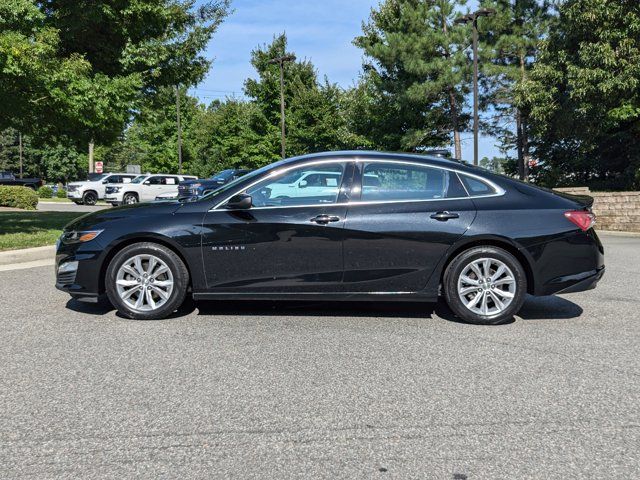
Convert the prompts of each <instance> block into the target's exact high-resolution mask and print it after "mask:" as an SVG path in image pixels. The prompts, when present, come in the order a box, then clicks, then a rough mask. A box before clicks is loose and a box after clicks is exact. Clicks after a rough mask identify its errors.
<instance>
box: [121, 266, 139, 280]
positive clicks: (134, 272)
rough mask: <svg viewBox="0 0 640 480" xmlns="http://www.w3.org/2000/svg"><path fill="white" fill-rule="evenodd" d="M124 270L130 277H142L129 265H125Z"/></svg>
mask: <svg viewBox="0 0 640 480" xmlns="http://www.w3.org/2000/svg"><path fill="white" fill-rule="evenodd" d="M122 269H123V270H124V271H125V272H127V273H128V274H129V275H132V276H134V277H136V278H138V277H139V276H140V274H139V273H138V272H136V271H135V270H134V269H133V268H131V267H130V266H129V265H123V266H122Z"/></svg>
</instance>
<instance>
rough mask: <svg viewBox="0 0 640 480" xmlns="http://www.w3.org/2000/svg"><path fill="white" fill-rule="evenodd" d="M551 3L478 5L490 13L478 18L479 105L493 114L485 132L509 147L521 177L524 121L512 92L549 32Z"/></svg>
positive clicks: (513, 0)
mask: <svg viewBox="0 0 640 480" xmlns="http://www.w3.org/2000/svg"><path fill="white" fill-rule="evenodd" d="M551 5H552V2H551V1H550V0H481V1H480V6H481V7H483V8H492V9H495V10H496V14H495V15H493V16H490V17H485V18H482V19H481V22H482V29H481V41H482V56H483V59H482V60H483V61H482V62H481V64H482V65H483V72H482V73H483V80H482V83H483V87H484V88H483V90H484V92H485V93H484V95H483V106H484V108H491V109H492V110H493V112H492V119H491V121H490V125H489V127H488V130H489V133H491V134H493V135H495V136H497V137H498V138H500V139H501V141H502V150H503V152H504V153H506V152H508V151H509V150H511V149H512V148H513V147H515V149H516V152H517V158H518V160H517V164H518V174H519V176H520V178H521V179H525V178H527V177H528V164H529V159H530V152H529V127H528V123H529V121H528V118H527V113H526V112H525V111H523V109H522V108H520V107H519V106H518V105H517V102H516V97H515V90H516V88H517V86H518V85H520V84H522V83H523V82H524V81H526V79H527V76H528V74H529V71H530V70H531V68H532V66H533V63H534V61H535V58H536V55H537V52H538V47H539V45H540V42H541V40H542V39H543V38H544V37H545V36H546V35H547V33H548V31H549V26H550V24H551V21H552V19H553V17H552V15H551ZM514 124H515V135H514V134H513V127H512V126H513V125H514Z"/></svg>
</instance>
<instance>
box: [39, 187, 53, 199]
mask: <svg viewBox="0 0 640 480" xmlns="http://www.w3.org/2000/svg"><path fill="white" fill-rule="evenodd" d="M38 196H39V197H40V198H53V188H51V187H47V186H46V185H44V186H42V187H40V188H39V189H38Z"/></svg>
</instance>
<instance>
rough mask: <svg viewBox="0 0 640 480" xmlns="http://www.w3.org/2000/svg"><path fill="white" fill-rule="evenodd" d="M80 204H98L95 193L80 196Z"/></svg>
mask: <svg viewBox="0 0 640 480" xmlns="http://www.w3.org/2000/svg"><path fill="white" fill-rule="evenodd" d="M82 203H84V204H85V205H95V204H96V203H98V195H97V194H96V192H85V194H84V195H83V196H82Z"/></svg>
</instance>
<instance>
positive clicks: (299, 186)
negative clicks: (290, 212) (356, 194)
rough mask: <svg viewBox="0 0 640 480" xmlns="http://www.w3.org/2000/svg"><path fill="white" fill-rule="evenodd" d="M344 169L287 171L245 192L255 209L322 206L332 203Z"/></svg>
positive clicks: (322, 167) (333, 166)
mask: <svg viewBox="0 0 640 480" xmlns="http://www.w3.org/2000/svg"><path fill="white" fill-rule="evenodd" d="M344 169H345V165H344V164H342V163H331V164H320V165H318V164H316V165H308V166H304V167H299V168H296V169H293V170H289V171H287V172H285V173H283V174H281V175H278V176H277V177H272V178H269V179H267V180H264V181H263V182H260V183H258V184H257V185H254V186H253V187H251V188H249V189H248V190H247V193H248V194H249V195H251V198H252V202H253V205H254V206H255V207H286V206H300V205H326V204H331V203H335V202H336V201H337V199H338V194H339V192H340V185H341V184H342V177H343V176H344Z"/></svg>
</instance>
